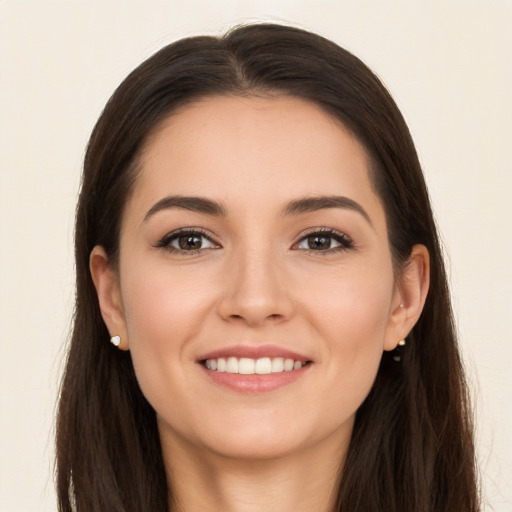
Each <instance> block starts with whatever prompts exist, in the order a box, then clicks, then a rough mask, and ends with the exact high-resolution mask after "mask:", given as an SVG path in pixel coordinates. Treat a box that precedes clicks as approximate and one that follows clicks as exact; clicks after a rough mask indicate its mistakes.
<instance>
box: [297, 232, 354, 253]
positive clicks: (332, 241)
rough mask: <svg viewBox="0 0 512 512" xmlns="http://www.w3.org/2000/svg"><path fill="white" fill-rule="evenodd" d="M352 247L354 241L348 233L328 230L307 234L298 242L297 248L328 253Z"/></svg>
mask: <svg viewBox="0 0 512 512" xmlns="http://www.w3.org/2000/svg"><path fill="white" fill-rule="evenodd" d="M351 247H353V243H352V240H351V239H350V238H349V237H348V236H347V235H345V234H343V233H340V232H338V231H332V230H326V231H318V232H316V233H310V234H309V235H307V236H305V237H304V238H302V239H301V240H300V241H299V242H298V243H297V245H296V246H295V249H305V250H307V251H316V252H326V253H327V252H334V251H337V250H347V249H350V248H351Z"/></svg>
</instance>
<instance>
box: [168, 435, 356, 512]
mask: <svg viewBox="0 0 512 512" xmlns="http://www.w3.org/2000/svg"><path fill="white" fill-rule="evenodd" d="M330 444H331V443H324V444H323V446H315V447H312V448H310V449H307V450H303V451H302V452H301V453H294V454H291V455H287V456H283V457H280V458H277V459H272V458H269V459H254V460H247V459H238V458H236V459H235V458H230V457H225V456H222V455H219V454H216V453H211V452H209V453H208V452H205V451H204V450H197V449H195V448H193V447H191V446H188V447H184V446H183V445H182V444H175V443H172V442H169V440H164V439H163V440H162V448H163V451H164V459H165V461H166V469H167V474H168V479H169V482H170V488H171V489H172V500H171V501H172V504H171V507H170V510H172V511H173V512H196V511H201V512H210V511H212V512H213V511H218V510H222V511H223V512H256V511H258V512H260V511H261V510H279V511H280V512H332V511H333V510H334V500H335V497H336V490H337V486H338V484H339V475H340V469H341V464H342V460H343V457H344V454H345V453H346V449H347V446H348V440H347V443H345V445H344V446H341V447H340V446H339V442H338V444H337V446H332V445H330Z"/></svg>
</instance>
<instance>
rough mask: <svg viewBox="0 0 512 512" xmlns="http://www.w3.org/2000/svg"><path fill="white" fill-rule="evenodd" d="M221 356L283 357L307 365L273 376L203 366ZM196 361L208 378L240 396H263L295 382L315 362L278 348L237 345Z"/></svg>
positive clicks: (206, 354) (203, 355) (274, 346)
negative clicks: (260, 394)
mask: <svg viewBox="0 0 512 512" xmlns="http://www.w3.org/2000/svg"><path fill="white" fill-rule="evenodd" d="M219 357H226V358H227V357H237V358H241V357H248V358H250V359H259V358H261V357H270V358H273V357H282V358H284V359H293V360H294V361H302V362H307V363H308V364H306V365H305V366H303V367H302V368H300V369H299V370H290V371H284V372H279V373H270V374H263V375H261V374H254V375H242V374H240V373H227V372H217V371H213V370H208V369H207V368H206V366H205V365H204V362H205V361H206V360H207V359H218V358H219ZM197 362H198V363H199V366H200V367H201V369H202V371H204V372H205V374H206V376H207V377H208V378H209V379H210V381H211V382H213V383H214V384H216V385H219V386H222V387H224V388H227V389H230V390H232V391H236V392H238V393H250V394H255V393H264V392H269V391H274V390H276V389H279V388H282V387H283V386H286V385H288V384H292V383H293V382H296V381H297V380H299V379H300V378H301V377H303V376H304V375H305V374H306V373H307V372H308V371H309V369H310V368H311V366H312V364H311V363H312V360H311V359H310V358H308V357H307V356H305V355H303V354H299V353H298V352H294V351H293V350H288V349H286V348H283V347H280V346H278V345H257V346H255V345H236V346H231V347H225V348H222V349H218V350H213V351H211V352H208V353H205V354H202V355H201V356H200V357H199V358H198V360H197Z"/></svg>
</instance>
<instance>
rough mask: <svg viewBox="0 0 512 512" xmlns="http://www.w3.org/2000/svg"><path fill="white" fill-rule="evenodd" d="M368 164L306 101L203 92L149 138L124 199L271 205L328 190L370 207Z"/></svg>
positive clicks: (335, 124) (350, 139) (349, 138)
mask: <svg viewBox="0 0 512 512" xmlns="http://www.w3.org/2000/svg"><path fill="white" fill-rule="evenodd" d="M368 162H369V159H368V158H367V155H366V153H365V151H364V149H363V147H362V145H361V144H360V143H359V141H358V140H357V139H356V138H355V137H354V136H353V135H352V134H351V132H350V131H349V130H348V129H346V128H345V127H344V126H343V125H342V124H341V123H340V122H339V121H338V120H336V119H334V118H333V117H332V116H330V115H329V114H327V113H326V112H325V111H324V110H323V109H322V108H321V107H319V106H318V105H316V104H314V103H312V102H309V101H306V100H303V99H299V98H293V97H289V96H273V97H265V98H262V97H250V98H245V97H243V98H242V97H231V96H227V97H226V96H219V97H209V98H205V99H202V100H200V101H197V102H194V103H192V104H189V105H187V106H186V107H183V108H182V109H180V110H178V111H176V112H175V113H174V114H172V115H171V116H169V117H168V118H167V119H166V120H165V121H164V122H163V123H162V124H161V125H160V126H159V127H158V129H157V130H156V131H155V133H154V134H153V135H152V136H151V137H150V139H149V140H148V142H147V143H146V146H145V149H144V151H143V156H142V165H141V170H140V174H139V176H138V179H137V183H136V185H135V188H134V191H133V196H132V199H133V200H134V201H135V202H136V203H137V205H138V206H141V203H145V205H144V207H146V208H148V207H150V206H151V205H152V204H154V203H155V202H156V201H158V200H159V199H160V198H161V197H162V196H165V195H169V194H180V195H181V194H182V195H194V196H207V197H212V198H213V199H215V200H217V201H219V202H225V203H227V205H228V207H229V206H230V204H231V205H233V206H237V205H240V206H243V205H248V204H249V205H253V206H255V205H256V206H263V205H265V206H268V207H271V206H272V204H275V207H276V208H277V207H279V206H280V205H282V204H283V203H285V202H287V201H289V200H291V199H296V198H297V197H304V196H315V195H333V194H336V195H344V196H347V197H350V198H351V199H353V200H356V201H358V202H363V203H366V204H367V207H368V208H370V209H371V208H373V207H377V208H378V207H379V205H378V204H375V203H378V198H377V197H376V196H375V194H374V191H373V187H372V185H371V182H370V179H369V172H368V168H369V163H368ZM133 206H135V204H134V205H133ZM141 207H142V206H141ZM228 209H229V208H228ZM141 214H142V212H141Z"/></svg>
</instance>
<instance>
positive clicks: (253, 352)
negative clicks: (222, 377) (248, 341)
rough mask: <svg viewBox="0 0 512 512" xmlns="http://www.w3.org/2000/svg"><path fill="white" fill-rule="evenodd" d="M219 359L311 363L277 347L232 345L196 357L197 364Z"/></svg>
mask: <svg viewBox="0 0 512 512" xmlns="http://www.w3.org/2000/svg"><path fill="white" fill-rule="evenodd" d="M219 357H238V358H240V357H248V358H249V359H260V358H261V357H282V358H284V359H293V360H294V361H303V362H305V361H311V358H310V357H307V356H305V355H303V354H299V353H298V352H294V351H292V350H289V349H286V348H284V347H280V346H278V345H269V344H267V345H233V346H231V347H225V348H221V349H217V350H213V351H211V352H207V353H205V354H202V355H201V356H199V357H198V359H197V361H198V362H201V363H202V362H203V361H206V359H218V358H219Z"/></svg>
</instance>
